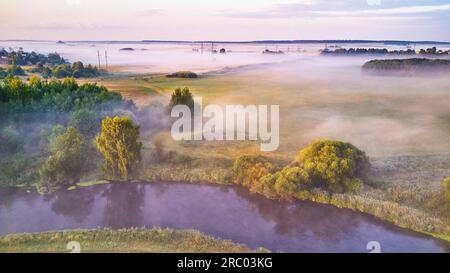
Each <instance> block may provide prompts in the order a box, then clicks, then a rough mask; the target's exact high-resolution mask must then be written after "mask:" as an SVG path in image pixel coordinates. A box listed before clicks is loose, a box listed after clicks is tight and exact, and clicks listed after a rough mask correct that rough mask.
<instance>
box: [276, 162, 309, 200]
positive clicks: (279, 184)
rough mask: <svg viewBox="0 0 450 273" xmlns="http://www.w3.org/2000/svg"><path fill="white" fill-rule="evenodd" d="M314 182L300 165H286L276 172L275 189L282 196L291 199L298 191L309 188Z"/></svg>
mask: <svg viewBox="0 0 450 273" xmlns="http://www.w3.org/2000/svg"><path fill="white" fill-rule="evenodd" d="M311 184H312V182H311V179H310V177H309V174H308V173H307V172H306V171H305V170H303V169H302V168H299V167H286V168H284V169H283V170H282V171H280V172H278V173H277V174H276V180H275V185H274V188H275V191H276V193H277V194H278V196H279V197H280V198H283V199H291V198H292V196H294V195H295V194H296V193H297V192H299V191H301V190H307V189H309V187H310V186H311Z"/></svg>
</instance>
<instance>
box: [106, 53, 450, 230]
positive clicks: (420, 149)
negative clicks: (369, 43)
mask: <svg viewBox="0 0 450 273" xmlns="http://www.w3.org/2000/svg"><path fill="white" fill-rule="evenodd" d="M365 61H366V59H364V58H358V57H355V58H348V59H347V58H340V57H337V58H327V57H323V58H304V59H302V60H301V61H296V62H286V63H283V64H273V65H250V66H244V67H240V68H236V69H228V70H226V71H221V70H220V71H215V72H210V73H205V74H202V75H200V77H199V78H196V79H185V78H167V77H165V75H163V74H138V75H128V76H124V77H119V78H115V77H110V78H102V79H98V82H99V83H100V84H102V85H105V86H107V87H108V88H109V89H111V90H114V91H117V92H121V93H122V95H124V96H125V97H129V98H133V100H135V101H136V102H137V105H138V106H140V107H143V106H144V105H148V104H152V105H160V106H161V105H162V106H165V105H167V103H168V101H169V98H170V94H171V93H172V92H173V90H174V89H175V88H178V87H180V88H183V87H189V89H190V90H191V92H192V93H193V95H194V96H201V97H202V98H203V104H204V105H207V104H212V103H214V104H219V105H225V104H243V105H248V104H256V105H257V104H267V105H271V104H272V105H273V104H278V105H280V124H279V125H280V147H279V149H278V150H277V151H275V152H271V153H261V152H260V150H259V143H258V142H252V141H231V142H230V141H213V142H208V141H190V142H189V141H182V142H176V141H173V140H172V138H171V136H170V128H166V129H165V130H159V131H157V132H152V133H150V134H145V133H144V134H143V135H142V137H143V139H144V141H143V142H144V150H145V149H148V151H149V154H150V155H149V156H147V157H146V158H144V164H143V167H142V172H141V173H140V176H139V179H141V180H147V181H158V180H165V181H186V182H207V183H222V184H223V183H225V184H227V183H229V184H231V183H232V172H231V167H232V164H233V162H234V160H235V159H236V158H237V157H239V156H241V155H245V154H263V155H264V156H266V157H269V158H271V159H273V160H275V161H276V162H279V164H280V165H286V164H289V163H290V162H291V161H292V160H293V159H294V158H295V156H296V155H297V154H298V152H299V151H300V150H301V149H302V148H304V147H305V146H307V145H308V144H309V143H310V142H311V141H313V140H315V139H320V138H330V139H337V140H342V141H347V142H350V143H353V144H354V145H355V146H357V147H358V148H360V149H361V150H363V151H365V152H366V153H367V155H368V156H369V158H370V161H371V170H370V185H369V186H367V185H366V186H365V187H364V189H363V190H362V191H360V192H358V193H356V194H343V195H342V196H339V195H335V196H334V197H335V198H334V199H333V198H330V197H329V196H328V195H326V197H325V198H319V197H318V196H315V197H314V196H309V197H305V196H303V197H301V198H300V199H308V200H312V199H313V200H315V201H320V200H319V199H322V201H320V202H324V203H331V204H334V205H336V206H342V207H350V208H352V209H355V210H358V211H362V212H367V213H370V214H373V215H376V216H377V217H380V218H383V219H385V220H388V221H390V222H393V223H395V224H397V225H400V226H403V227H408V228H411V229H414V230H417V231H422V232H427V233H435V234H440V236H441V237H444V238H446V236H448V235H449V234H450V229H449V224H450V208H449V205H448V202H446V200H445V197H444V186H443V180H444V178H445V177H447V176H449V175H450V153H449V151H450V134H449V132H450V127H449V121H450V113H449V110H448V109H449V108H448V105H450V94H449V93H448V90H450V82H449V81H448V80H447V78H446V77H445V76H442V75H441V76H430V77H420V76H416V77H414V78H412V77H401V76H398V77H381V76H372V75H365V74H364V73H362V71H361V65H362V64H363V63H364V62H365ZM155 147H157V149H155ZM155 153H158V155H156V154H155ZM155 158H158V159H157V160H155ZM319 196H322V194H319ZM333 200H334V201H333ZM352 200H353V201H352ZM408 218H409V219H408ZM447 238H448V237H447Z"/></svg>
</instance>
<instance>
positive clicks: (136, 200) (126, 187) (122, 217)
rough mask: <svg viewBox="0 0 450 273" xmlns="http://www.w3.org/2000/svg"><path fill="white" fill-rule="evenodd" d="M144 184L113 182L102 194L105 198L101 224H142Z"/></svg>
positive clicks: (126, 225)
mask: <svg viewBox="0 0 450 273" xmlns="http://www.w3.org/2000/svg"><path fill="white" fill-rule="evenodd" d="M144 196H145V185H144V184H121V183H114V184H112V185H110V186H109V187H107V188H106V189H105V190H104V191H103V194H102V197H104V198H105V199H106V205H105V210H104V219H103V226H106V227H112V228H122V227H142V226H144V215H143V211H142V209H143V207H144Z"/></svg>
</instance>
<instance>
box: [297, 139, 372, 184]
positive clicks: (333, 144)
mask: <svg viewBox="0 0 450 273" xmlns="http://www.w3.org/2000/svg"><path fill="white" fill-rule="evenodd" d="M296 161H297V164H298V165H299V166H300V167H302V168H304V169H305V171H306V172H308V174H309V175H310V176H311V179H312V180H313V181H314V182H315V184H317V186H322V187H325V188H327V189H328V190H331V191H334V192H342V191H346V190H357V189H358V188H359V187H360V186H359V185H358V184H360V183H359V181H358V180H355V179H358V178H365V177H366V175H367V172H368V169H369V161H368V158H367V157H366V155H365V153H364V152H363V151H361V150H359V149H358V148H356V147H355V146H353V145H352V144H350V143H345V142H341V141H333V140H318V141H314V142H313V143H311V144H310V145H309V146H308V147H306V148H304V149H303V150H302V151H301V152H300V154H299V155H298V157H297V159H296Z"/></svg>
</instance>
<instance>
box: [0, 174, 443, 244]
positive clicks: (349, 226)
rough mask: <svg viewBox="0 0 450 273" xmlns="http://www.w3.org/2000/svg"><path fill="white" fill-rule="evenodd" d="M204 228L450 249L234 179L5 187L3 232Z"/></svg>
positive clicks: (302, 240) (269, 240)
mask: <svg viewBox="0 0 450 273" xmlns="http://www.w3.org/2000/svg"><path fill="white" fill-rule="evenodd" d="M97 227H111V228H128V227H149V228H150V227H170V228H175V229H198V230H200V231H202V232H204V233H206V234H209V235H213V236H216V237H220V238H224V239H231V240H233V241H235V242H238V243H243V244H246V245H248V246H249V247H251V248H256V247H266V248H268V249H270V250H271V251H273V252H368V250H367V249H366V246H367V243H368V242H370V241H377V242H379V243H380V246H381V251H382V252H450V245H449V244H448V243H446V242H444V241H441V240H437V239H434V238H430V237H427V236H423V235H421V234H418V233H415V232H411V231H408V230H405V229H401V228H398V227H395V226H393V225H391V224H388V223H385V222H384V221H380V220H377V219H375V218H373V217H371V216H369V215H365V214H362V213H357V212H353V211H351V210H347V209H338V208H335V207H332V206H328V205H321V204H316V203H312V202H300V201H299V202H293V203H289V202H280V201H274V200H269V199H266V198H264V197H262V196H259V195H254V194H250V193H249V192H248V191H247V190H246V189H244V188H240V187H230V186H215V185H200V184H182V183H162V182H161V183H113V184H107V185H96V186H92V187H86V188H79V189H76V190H72V191H61V192H57V193H55V194H52V195H48V196H42V195H39V194H38V193H36V192H34V191H27V190H25V189H17V188H0V235H5V234H9V233H18V232H38V231H47V230H63V229H74V228H97Z"/></svg>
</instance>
